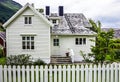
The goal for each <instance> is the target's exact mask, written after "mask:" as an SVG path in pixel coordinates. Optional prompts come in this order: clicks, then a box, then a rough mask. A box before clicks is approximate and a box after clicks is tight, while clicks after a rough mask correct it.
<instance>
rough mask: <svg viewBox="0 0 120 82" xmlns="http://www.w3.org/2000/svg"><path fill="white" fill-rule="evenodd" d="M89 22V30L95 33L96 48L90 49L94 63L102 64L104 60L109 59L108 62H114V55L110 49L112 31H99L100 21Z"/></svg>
mask: <svg viewBox="0 0 120 82" xmlns="http://www.w3.org/2000/svg"><path fill="white" fill-rule="evenodd" d="M89 21H90V23H91V25H92V27H91V28H90V29H91V30H93V31H95V32H96V33H97V37H96V41H95V43H96V46H92V49H91V51H92V56H93V57H94V60H95V63H103V62H104V61H105V60H106V59H109V60H110V61H112V60H114V55H115V53H114V50H113V48H112V45H113V41H111V40H112V39H113V35H114V31H113V29H110V30H109V31H107V32H105V31H102V30H101V23H100V21H98V22H97V23H95V22H94V21H93V20H91V19H90V20H89Z"/></svg>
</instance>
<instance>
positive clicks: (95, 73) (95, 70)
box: [94, 65, 97, 82]
mask: <svg viewBox="0 0 120 82" xmlns="http://www.w3.org/2000/svg"><path fill="white" fill-rule="evenodd" d="M94 82H97V66H96V65H94Z"/></svg>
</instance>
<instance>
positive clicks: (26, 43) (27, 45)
mask: <svg viewBox="0 0 120 82" xmlns="http://www.w3.org/2000/svg"><path fill="white" fill-rule="evenodd" d="M34 40H35V37H34V36H31V35H24V36H22V49H23V50H34V49H35V41H34Z"/></svg>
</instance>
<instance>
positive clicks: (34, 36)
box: [3, 3, 96, 62]
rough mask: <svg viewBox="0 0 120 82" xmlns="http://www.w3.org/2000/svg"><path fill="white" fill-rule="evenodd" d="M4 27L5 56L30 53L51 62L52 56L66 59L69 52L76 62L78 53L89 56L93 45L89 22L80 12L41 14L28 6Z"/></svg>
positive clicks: (93, 34) (61, 9)
mask: <svg viewBox="0 0 120 82" xmlns="http://www.w3.org/2000/svg"><path fill="white" fill-rule="evenodd" d="M3 26H4V27H5V28H6V45H7V56H9V55H19V54H29V55H31V56H32V57H33V58H35V59H36V58H40V59H42V60H44V61H45V62H50V57H51V56H52V55H59V56H65V53H66V52H67V51H68V49H72V50H73V52H74V54H75V56H74V57H75V60H79V59H80V57H81V56H80V50H81V51H83V52H84V53H86V54H88V53H90V52H91V50H90V48H91V46H94V45H95V43H94V42H92V41H90V39H95V34H96V33H94V32H93V31H91V30H89V29H88V28H89V27H91V25H90V24H89V22H88V20H87V19H86V18H85V16H84V15H83V14H81V13H77V14H76V13H63V7H62V6H60V7H59V13H50V9H49V6H47V7H46V14H45V15H44V14H42V13H40V12H39V11H38V10H36V9H35V8H34V7H33V6H32V5H31V4H29V3H27V4H26V5H25V6H23V7H22V8H21V9H20V10H19V11H18V12H17V13H16V14H15V15H13V16H12V17H11V18H10V19H9V20H8V21H7V22H6V23H5V24H4V25H3Z"/></svg>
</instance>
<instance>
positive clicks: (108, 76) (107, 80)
mask: <svg viewBox="0 0 120 82" xmlns="http://www.w3.org/2000/svg"><path fill="white" fill-rule="evenodd" d="M106 69H107V73H106V74H107V75H106V76H107V77H106V82H110V75H109V74H110V73H109V72H110V69H109V64H108V65H107V67H106Z"/></svg>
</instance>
